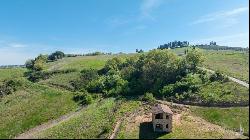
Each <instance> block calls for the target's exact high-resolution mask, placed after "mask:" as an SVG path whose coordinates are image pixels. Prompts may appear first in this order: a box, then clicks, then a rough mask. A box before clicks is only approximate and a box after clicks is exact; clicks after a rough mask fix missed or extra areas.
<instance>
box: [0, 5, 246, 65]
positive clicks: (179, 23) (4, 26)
mask: <svg viewBox="0 0 250 140" xmlns="http://www.w3.org/2000/svg"><path fill="white" fill-rule="evenodd" d="M248 26H249V2H248V0H0V65H6V64H23V63H24V62H25V60H27V59H28V58H34V57H35V56H37V55H38V54H40V53H43V54H44V53H51V52H53V51H55V50H62V51H64V52H65V53H88V52H93V51H104V52H114V53H116V52H126V53H129V52H135V49H136V48H138V49H143V50H150V49H153V48H156V47H157V46H159V45H160V44H164V43H167V42H169V41H174V40H181V41H182V40H187V41H189V42H191V43H193V44H196V43H209V42H210V41H212V40H213V41H216V42H217V43H218V44H219V45H228V46H240V47H248V46H249V39H248V38H249V27H248Z"/></svg>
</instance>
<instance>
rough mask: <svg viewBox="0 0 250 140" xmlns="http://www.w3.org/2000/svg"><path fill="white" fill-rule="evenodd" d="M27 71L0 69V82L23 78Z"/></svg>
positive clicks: (23, 69) (22, 69) (21, 69)
mask: <svg viewBox="0 0 250 140" xmlns="http://www.w3.org/2000/svg"><path fill="white" fill-rule="evenodd" d="M25 71H26V69H25V68H9V69H0V82H1V81H4V80H6V79H13V78H18V77H23V75H24V72H25Z"/></svg>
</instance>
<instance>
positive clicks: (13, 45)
mask: <svg viewBox="0 0 250 140" xmlns="http://www.w3.org/2000/svg"><path fill="white" fill-rule="evenodd" d="M8 46H9V47H11V48H25V47H27V46H28V45H26V44H21V43H10V44H8Z"/></svg>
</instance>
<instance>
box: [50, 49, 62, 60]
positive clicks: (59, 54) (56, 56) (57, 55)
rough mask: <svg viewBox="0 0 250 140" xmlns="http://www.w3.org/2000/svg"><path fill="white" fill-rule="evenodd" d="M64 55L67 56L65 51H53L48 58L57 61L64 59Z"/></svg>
mask: <svg viewBox="0 0 250 140" xmlns="http://www.w3.org/2000/svg"><path fill="white" fill-rule="evenodd" d="M63 57H65V54H64V53H63V52H61V51H56V52H54V53H52V54H51V55H49V57H48V60H52V61H55V60H57V59H62V58H63Z"/></svg>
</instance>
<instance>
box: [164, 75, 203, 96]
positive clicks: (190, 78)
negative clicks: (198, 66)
mask: <svg viewBox="0 0 250 140" xmlns="http://www.w3.org/2000/svg"><path fill="white" fill-rule="evenodd" d="M201 85H202V81H201V79H200V78H199V76H198V75H197V74H195V75H193V74H188V75H187V76H186V77H184V78H182V79H181V80H180V81H177V82H176V83H175V84H169V85H166V86H164V87H163V88H162V89H161V90H160V94H161V96H162V97H176V99H177V100H184V99H187V98H189V97H191V96H193V95H192V94H195V93H196V92H197V91H199V89H200V86H201Z"/></svg>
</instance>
